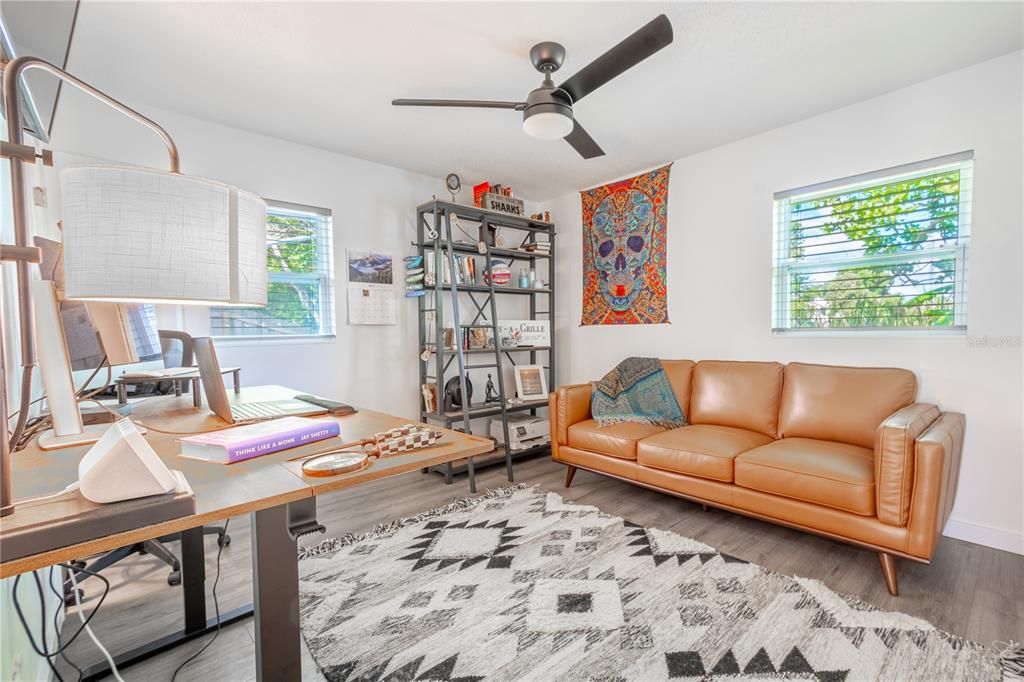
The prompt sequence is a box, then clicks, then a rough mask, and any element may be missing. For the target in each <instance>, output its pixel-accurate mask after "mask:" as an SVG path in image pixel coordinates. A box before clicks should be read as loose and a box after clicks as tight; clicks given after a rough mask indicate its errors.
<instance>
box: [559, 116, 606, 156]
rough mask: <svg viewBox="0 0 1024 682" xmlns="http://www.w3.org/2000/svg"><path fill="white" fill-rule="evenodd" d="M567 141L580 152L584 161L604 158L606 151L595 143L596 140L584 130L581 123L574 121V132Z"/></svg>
mask: <svg viewBox="0 0 1024 682" xmlns="http://www.w3.org/2000/svg"><path fill="white" fill-rule="evenodd" d="M565 141H566V142H568V143H569V144H571V145H572V148H573V149H575V150H576V151H578V152H579V153H580V156H582V157H583V158H584V159H593V158H594V157H597V156H604V150H603V149H601V148H600V147H599V146H598V145H597V143H596V142H594V138H592V137H591V136H590V133H588V132H587V131H586V130H584V129H583V126H581V125H580V122H579V121H576V120H573V122H572V132H571V133H569V134H568V135H566V136H565Z"/></svg>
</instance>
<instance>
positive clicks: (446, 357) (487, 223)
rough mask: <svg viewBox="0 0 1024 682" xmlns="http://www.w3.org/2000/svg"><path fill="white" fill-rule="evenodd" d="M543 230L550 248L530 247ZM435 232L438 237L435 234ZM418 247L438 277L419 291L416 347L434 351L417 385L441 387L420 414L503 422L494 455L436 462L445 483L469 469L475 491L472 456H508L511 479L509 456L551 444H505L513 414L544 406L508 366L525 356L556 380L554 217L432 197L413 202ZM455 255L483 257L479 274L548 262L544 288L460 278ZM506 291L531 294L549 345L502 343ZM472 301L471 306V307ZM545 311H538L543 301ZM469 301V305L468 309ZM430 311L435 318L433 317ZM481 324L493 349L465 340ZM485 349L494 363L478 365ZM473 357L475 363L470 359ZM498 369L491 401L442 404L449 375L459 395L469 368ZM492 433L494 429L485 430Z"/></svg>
mask: <svg viewBox="0 0 1024 682" xmlns="http://www.w3.org/2000/svg"><path fill="white" fill-rule="evenodd" d="M453 217H454V218H455V222H456V223H458V224H459V225H460V226H463V227H464V223H465V222H469V223H473V224H474V226H476V227H477V229H478V239H479V243H483V244H484V247H483V250H481V249H480V247H479V246H478V243H464V242H459V241H456V240H455V239H453V238H452V224H453V220H452V219H453ZM491 228H497V229H501V230H502V231H503V233H504V234H506V235H509V236H513V235H514V236H516V237H517V239H518V244H514V245H511V246H510V245H508V244H505V245H502V246H495V245H493V244H490V243H489V241H490V240H489V239H488V235H489V234H490V230H491ZM539 235H545V236H546V240H545V241H547V242H548V251H547V252H537V251H534V250H529V249H528V248H527V246H528V245H530V244H536V243H538V239H537V237H538V236H539ZM431 237H433V238H432V239H431ZM414 245H415V246H416V247H417V250H418V253H419V255H420V256H422V257H423V264H424V268H425V269H427V260H428V259H429V258H432V259H433V267H432V270H433V272H434V273H435V279H434V282H433V284H432V286H430V287H428V292H430V293H429V295H427V296H421V297H419V315H418V317H419V324H418V327H419V352H420V353H423V352H424V351H425V350H431V351H432V353H431V355H430V357H429V358H428V359H427V360H426V361H422V359H421V362H420V365H419V366H420V371H419V377H420V386H423V385H424V384H431V383H433V384H435V385H436V386H437V402H438V405H436V409H433V410H427V409H425V406H424V400H423V398H422V396H421V397H420V405H421V410H420V419H421V420H422V421H426V422H434V423H441V424H443V425H444V426H445V427H446V428H453V427H454V426H455V425H456V424H457V423H458V422H460V421H461V422H462V430H464V431H466V432H470V430H471V421H472V420H474V419H481V418H490V417H499V416H500V418H501V422H502V430H503V434H504V441H503V442H501V443H498V445H497V447H496V449H495V451H494V452H492V453H488V454H484V455H478V456H477V457H476V458H469V459H468V460H466V461H465V462H462V463H456V464H454V465H453V464H451V463H449V464H447V465H441V466H440V467H434V469H435V470H438V471H440V472H441V473H443V474H444V475H445V482H446V483H451V481H452V475H453V474H454V473H461V471H466V472H467V473H468V474H469V485H470V491H472V492H475V491H476V479H475V467H474V464H475V462H474V460H476V462H480V463H492V462H495V461H500V460H504V461H505V467H506V471H507V475H508V480H509V481H512V480H513V478H514V474H513V470H512V461H513V459H514V458H515V457H519V456H523V455H527V454H534V453H537V452H540V451H543V450H546V449H548V448H549V445H543V446H533V447H528V448H524V449H520V450H511V449H510V448H509V447H508V444H509V443H510V439H509V424H508V419H509V414H510V413H516V412H522V411H529V412H530V413H531V414H534V415H536V414H537V410H538V409H541V408H545V407H547V400H535V401H527V402H523V401H518V400H516V399H515V398H513V397H512V396H513V395H514V393H515V385H514V384H513V385H512V386H511V387H508V386H506V381H505V378H504V370H505V369H506V368H507V367H510V366H514V365H516V364H517V362H516V359H517V357H520V356H521V355H522V354H524V353H525V354H528V356H529V363H528V364H531V365H537V364H540V365H542V366H543V367H544V369H545V373H546V375H547V382H548V387H549V388H550V387H551V386H553V385H554V376H555V374H554V367H555V319H554V311H555V262H554V249H555V226H554V224H553V223H550V222H545V221H540V220H533V219H530V218H524V217H520V216H514V215H507V214H505V213H500V212H497V211H489V210H486V209H483V208H480V207H477V206H467V205H464V204H457V203H453V202H449V201H441V200H438V199H435V200H433V201H429V202H427V203H424V204H420V205H419V206H417V207H416V242H415V243H414ZM455 254H468V255H472V256H475V257H479V258H481V259H483V265H484V267H483V268H478V271H479V272H480V273H481V274H482V273H483V272H484V271H485V270H486V268H487V267H488V266H489V265H490V263H491V260H492V259H493V258H497V259H501V260H510V261H513V262H516V261H519V262H525V263H529V264H530V268H531V269H532V270H534V271H535V272H536V273H537V276H538V277H539V276H540V275H541V267H543V266H546V267H545V270H546V272H547V282H548V286H547V287H546V288H540V287H529V288H519V287H517V286H515V284H516V283H515V282H514V281H510V282H509V284H508V285H505V286H502V285H496V284H494V280H493V278H487V282H486V283H483V284H481V283H467V282H462V283H460V282H459V281H458V280H459V277H458V276H457V273H456V271H457V268H456V261H455ZM446 262H447V264H448V268H449V271H450V281H448V282H445V281H444V277H443V276H442V273H443V271H444V266H445V263H446ZM503 295H513V296H526V297H528V298H529V319H531V320H539V319H545V320H547V321H548V333H549V338H550V342H549V343H548V344H547V345H544V346H516V347H502V346H501V344H500V340H499V335H498V321H499V320H498V313H497V298H498V297H499V296H503ZM470 304H471V305H470ZM542 304H543V305H545V308H546V309H541V307H540V306H541V305H542ZM446 305H447V306H450V308H451V314H452V325H453V327H454V337H455V338H454V348H446V347H445V344H444V343H443V334H444V328H445V322H444V314H445V311H446V307H445V306H446ZM467 306H468V308H467ZM464 312H467V313H469V314H470V315H472V318H471V319H470V321H469V322H468V323H464V322H463V320H462V315H463V313H464ZM431 315H432V320H431V319H430V316H431ZM464 327H465V328H470V327H484V328H487V329H490V330H491V339H492V340H493V347H488V348H467V347H466V344H464V343H463V338H462V334H463V328H464ZM431 329H432V330H433V342H431V341H430V340H429V338H428V337H429V333H428V330H431ZM541 354H545V355H546V356H547V357H546V362H538V358H539V357H540V355H541ZM484 355H491V356H493V362H492V363H490V364H481V362H480V361H479V360H477V359H478V358H481V357H482V356H484ZM467 356H472V357H473V358H474V360H473V361H470V360H468V359H467ZM480 369H493V370H494V373H495V374H496V375H497V376H496V379H497V383H498V388H497V391H498V396H499V399H498V400H496V401H494V402H484V401H483V399H482V396H480V395H479V394H478V395H476V396H474V400H475V401H474V402H473V403H472V404H469V401H466V400H463V405H462V406H461V407H458V408H456V409H454V410H448V411H445V410H444V409H443V406H442V403H443V400H444V393H443V392H444V386H445V383H446V381H447V380H449V379H450V378H452V377H455V376H458V377H459V386H460V388H461V393H460V394H461V395H462V396H466V395H467V389H466V379H467V373H468V372H469V371H472V370H480ZM487 435H488V436H490V429H488V431H487Z"/></svg>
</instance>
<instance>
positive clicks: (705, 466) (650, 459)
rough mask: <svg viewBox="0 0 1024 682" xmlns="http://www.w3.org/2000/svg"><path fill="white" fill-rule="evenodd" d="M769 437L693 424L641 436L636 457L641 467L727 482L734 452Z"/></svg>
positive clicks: (731, 428) (729, 480)
mask: <svg viewBox="0 0 1024 682" xmlns="http://www.w3.org/2000/svg"><path fill="white" fill-rule="evenodd" d="M771 440H772V439H771V438H769V437H768V436H766V435H764V434H763V433H755V432H753V431H747V430H745V429H737V428H736V427H733V426H715V425H713V424H696V425H693V426H684V427H683V428H681V429H672V430H671V431H666V432H664V433H659V434H657V435H654V436H649V437H647V438H644V439H643V440H642V441H640V444H639V445H637V449H636V459H637V462H638V463H639V464H641V465H643V466H648V467H654V468H655V469H664V470H666V471H674V472H676V473H680V474H690V475H691V476H700V477H702V478H711V479H714V480H717V481H725V482H727V483H731V482H732V480H733V459H734V458H735V457H736V455H738V454H740V453H741V452H745V451H747V450H750V449H752V448H756V447H757V446H759V445H764V444H765V443H770V442H771Z"/></svg>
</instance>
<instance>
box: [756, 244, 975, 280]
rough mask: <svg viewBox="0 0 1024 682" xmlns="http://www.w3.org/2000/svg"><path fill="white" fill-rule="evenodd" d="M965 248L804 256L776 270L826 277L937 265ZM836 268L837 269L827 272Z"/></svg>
mask: <svg viewBox="0 0 1024 682" xmlns="http://www.w3.org/2000/svg"><path fill="white" fill-rule="evenodd" d="M962 248H963V247H962V246H954V247H949V246H941V247H933V248H931V249H924V250H922V251H909V252H898V253H886V254H871V255H870V256H855V257H852V258H851V257H849V256H846V257H838V256H804V257H803V258H780V259H779V260H778V262H777V263H776V266H775V267H776V268H785V269H787V270H790V271H792V272H817V273H821V274H825V273H828V272H842V271H843V270H850V269H857V268H875V267H883V266H886V265H935V264H936V263H948V262H951V261H955V260H956V259H957V255H958V251H960V249H962ZM942 254H945V256H946V257H945V258H935V256H936V255H942ZM823 268H834V269H831V270H829V269H823Z"/></svg>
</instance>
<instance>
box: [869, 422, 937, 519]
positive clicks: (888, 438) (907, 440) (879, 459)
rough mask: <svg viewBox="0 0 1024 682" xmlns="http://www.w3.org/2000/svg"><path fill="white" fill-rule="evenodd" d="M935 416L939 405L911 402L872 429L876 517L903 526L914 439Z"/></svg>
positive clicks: (905, 515) (908, 513)
mask: <svg viewBox="0 0 1024 682" xmlns="http://www.w3.org/2000/svg"><path fill="white" fill-rule="evenodd" d="M938 418H939V408H938V407H937V406H935V405H932V404H930V403H914V404H912V405H907V406H906V407H904V408H902V409H900V410H897V411H896V412H895V413H893V414H892V415H890V416H889V418H888V419H886V420H885V421H884V422H882V423H881V424H879V426H878V429H877V430H876V431H875V507H876V508H877V509H878V520H879V521H881V522H882V523H886V524H889V525H890V526H906V525H907V519H908V517H909V516H910V494H911V488H912V486H913V483H914V447H915V446H914V443H915V441H916V440H917V438H918V436H920V435H921V434H922V433H924V431H925V429H927V428H928V427H929V426H931V425H932V423H933V422H934V421H935V420H936V419H938Z"/></svg>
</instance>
